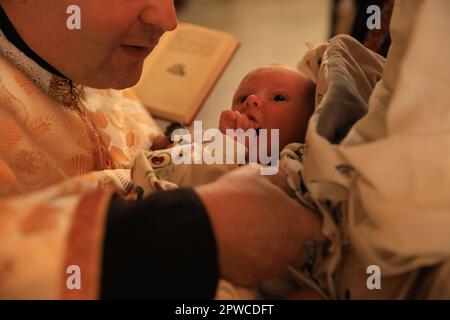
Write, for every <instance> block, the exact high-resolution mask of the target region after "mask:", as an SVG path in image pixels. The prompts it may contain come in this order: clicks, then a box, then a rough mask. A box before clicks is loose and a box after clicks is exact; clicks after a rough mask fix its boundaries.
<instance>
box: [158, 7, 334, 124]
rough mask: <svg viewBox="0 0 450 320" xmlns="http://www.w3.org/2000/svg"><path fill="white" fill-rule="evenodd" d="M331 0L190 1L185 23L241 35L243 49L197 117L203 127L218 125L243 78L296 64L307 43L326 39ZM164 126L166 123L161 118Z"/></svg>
mask: <svg viewBox="0 0 450 320" xmlns="http://www.w3.org/2000/svg"><path fill="white" fill-rule="evenodd" d="M330 12H331V0H187V4H186V6H185V7H183V8H182V9H181V10H179V12H178V17H179V19H180V21H184V22H191V23H197V24H201V25H204V26H207V27H212V28H216V29H220V30H224V31H228V32H231V33H233V34H234V35H236V37H237V38H238V39H239V41H240V43H241V47H240V49H239V51H238V52H237V54H236V56H235V57H234V58H233V60H232V61H231V63H230V65H229V67H228V68H227V69H226V71H225V73H224V74H223V75H222V77H221V79H220V80H219V82H218V83H217V85H216V87H215V88H214V90H213V91H212V93H211V94H210V96H209V98H208V99H207V100H206V103H205V104H204V105H203V107H202V109H201V110H200V112H199V113H198V115H197V117H196V119H197V120H202V121H203V128H215V127H217V126H218V121H219V116H220V112H221V111H222V110H223V109H225V108H228V107H229V106H230V103H231V98H232V96H233V93H234V90H235V89H236V87H237V85H238V84H239V81H240V79H241V78H242V77H243V76H244V75H245V74H246V73H247V72H248V71H249V70H251V69H253V68H255V67H257V66H261V65H264V64H267V63H283V64H288V65H291V66H295V65H296V63H297V61H298V60H299V59H300V58H301V56H302V55H303V54H304V53H305V52H306V46H305V43H306V42H312V43H313V44H319V43H321V42H323V41H324V40H326V39H327V36H328V33H329V25H330V19H331V18H330V15H331V14H330ZM158 124H159V125H160V126H161V127H162V128H164V127H165V125H166V124H167V122H165V121H159V120H158Z"/></svg>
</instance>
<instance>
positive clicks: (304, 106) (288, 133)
mask: <svg viewBox="0 0 450 320" xmlns="http://www.w3.org/2000/svg"><path fill="white" fill-rule="evenodd" d="M314 95H315V85H314V83H313V82H312V81H311V80H309V79H307V78H306V77H305V76H304V75H303V74H302V73H301V72H299V71H297V70H296V69H293V68H290V67H287V66H282V65H269V66H264V67H261V68H258V69H255V70H253V71H251V72H250V73H248V74H247V75H246V76H245V77H244V78H243V79H242V81H241V83H240V85H239V87H238V88H237V90H236V92H235V94H234V97H233V103H232V108H231V110H225V111H223V112H222V114H221V116H220V122H219V129H220V131H222V133H224V134H226V130H227V129H243V130H247V129H251V128H253V129H257V130H258V129H268V130H269V131H268V132H270V129H279V130H280V131H279V134H280V137H279V139H280V140H279V145H280V147H281V148H282V147H284V146H286V145H288V144H289V143H292V142H304V140H305V133H306V128H307V124H308V120H309V118H310V117H311V115H312V113H313V112H314ZM268 141H269V142H270V141H271V139H268ZM268 150H270V145H269V146H268Z"/></svg>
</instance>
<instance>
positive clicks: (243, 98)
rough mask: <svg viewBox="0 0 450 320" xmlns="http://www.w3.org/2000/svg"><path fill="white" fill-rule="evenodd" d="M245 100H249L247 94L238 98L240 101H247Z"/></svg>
mask: <svg viewBox="0 0 450 320" xmlns="http://www.w3.org/2000/svg"><path fill="white" fill-rule="evenodd" d="M245 100H247V96H242V97H239V99H238V103H244V102H245Z"/></svg>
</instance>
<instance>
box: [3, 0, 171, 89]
mask: <svg viewBox="0 0 450 320" xmlns="http://www.w3.org/2000/svg"><path fill="white" fill-rule="evenodd" d="M0 4H2V6H3V8H4V10H5V12H6V14H7V15H8V16H9V18H10V20H11V21H12V23H13V24H14V26H15V28H16V29H17V31H18V32H19V34H20V36H21V37H22V38H23V39H24V40H25V42H26V43H27V44H28V46H29V47H30V48H31V49H32V50H33V51H34V52H35V53H37V54H38V55H39V56H40V57H41V58H43V59H44V60H45V61H46V62H48V63H49V64H50V65H52V66H53V67H54V68H56V69H57V70H58V71H60V72H61V73H62V74H64V75H65V76H67V77H68V78H70V79H72V80H74V81H76V82H79V83H81V84H84V85H87V86H90V87H94V88H115V89H123V88H127V87H130V86H133V85H134V84H135V83H136V82H137V81H138V80H139V78H140V76H141V72H142V67H143V63H144V58H145V57H147V56H148V55H149V54H150V52H151V51H152V50H153V48H154V47H155V46H156V45H157V43H158V40H159V38H160V37H161V35H162V34H163V33H164V32H166V31H170V30H173V29H175V28H176V26H177V23H178V21H177V17H176V13H175V9H174V4H173V0H0ZM73 5H75V6H77V7H74V6H73ZM78 8H79V13H80V14H79V15H78ZM78 27H79V29H78Z"/></svg>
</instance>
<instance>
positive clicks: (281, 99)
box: [272, 94, 286, 101]
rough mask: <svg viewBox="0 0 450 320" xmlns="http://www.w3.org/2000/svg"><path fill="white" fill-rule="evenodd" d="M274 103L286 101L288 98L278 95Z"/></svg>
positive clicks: (275, 96)
mask: <svg viewBox="0 0 450 320" xmlns="http://www.w3.org/2000/svg"><path fill="white" fill-rule="evenodd" d="M272 99H273V101H286V97H285V96H283V95H282V94H276V95H274V96H273V98H272Z"/></svg>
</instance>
